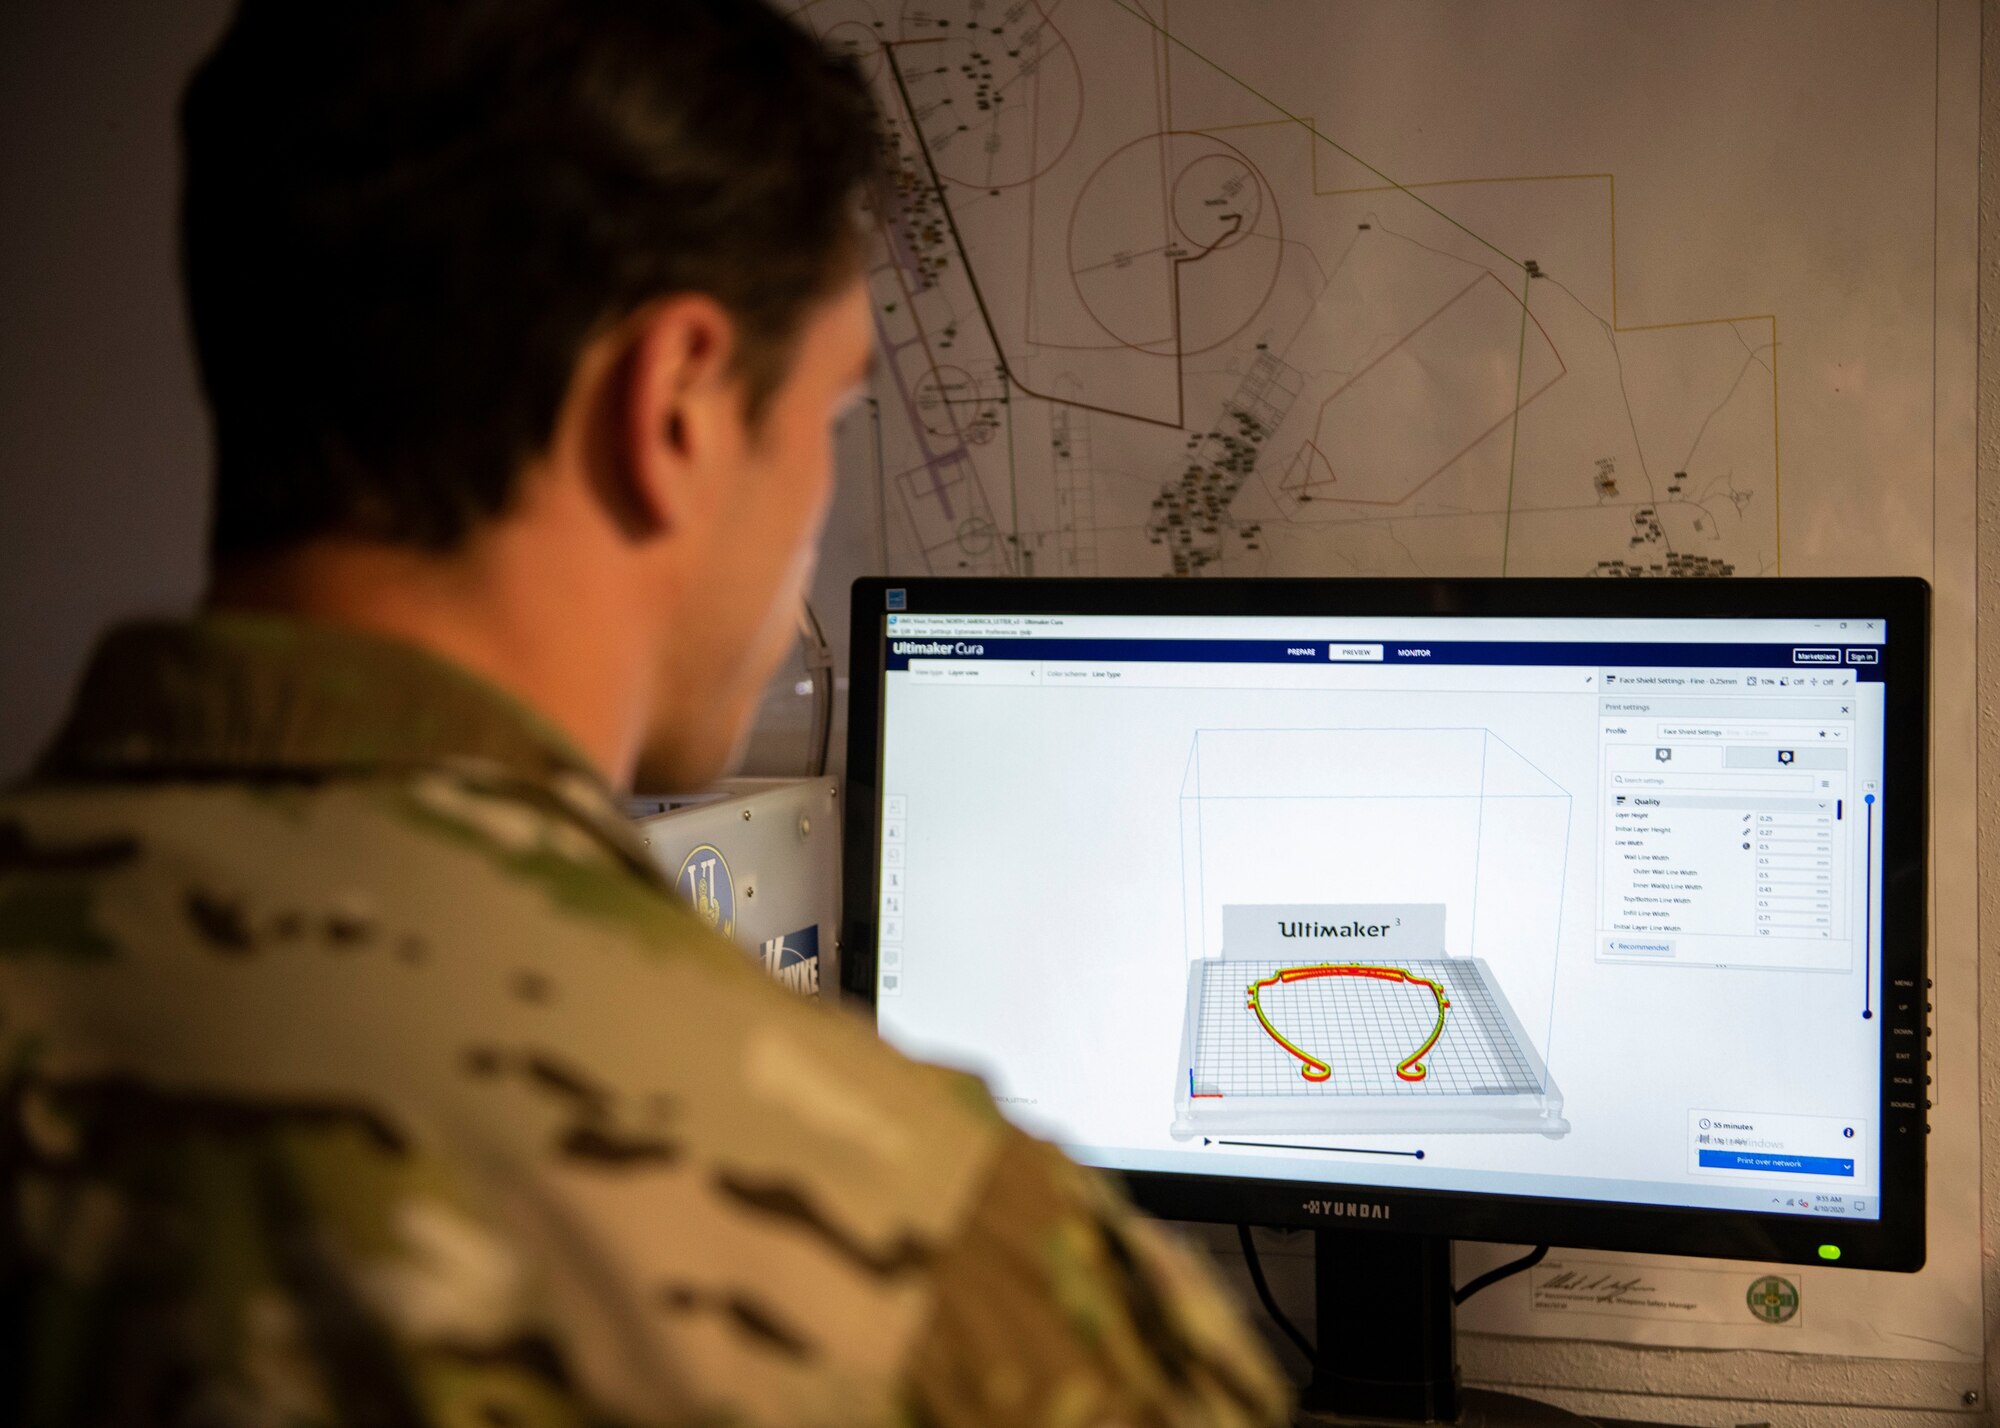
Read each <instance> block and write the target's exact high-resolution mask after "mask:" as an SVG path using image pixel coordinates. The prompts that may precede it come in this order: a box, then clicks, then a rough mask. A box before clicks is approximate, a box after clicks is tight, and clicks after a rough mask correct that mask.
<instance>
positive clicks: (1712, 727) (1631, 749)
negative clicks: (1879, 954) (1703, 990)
mask: <svg viewBox="0 0 2000 1428" xmlns="http://www.w3.org/2000/svg"><path fill="white" fill-rule="evenodd" d="M1604 680H1605V683H1604V686H1603V693H1602V695H1601V697H1600V699H1599V702H1598V716H1599V717H1598V766H1599V771H1600V774H1599V777H1600V785H1599V790H1598V793H1599V797H1598V813H1597V816H1598V819H1599V826H1598V829H1597V834H1598V837H1597V846H1598V850H1599V866H1598V899H1597V908H1598V912H1597V924H1598V925H1597V957H1598V959H1599V960H1600V961H1611V962H1650V963H1656V964H1657V963H1678V964H1682V965H1692V966H1711V967H1744V968H1750V967H1762V968H1773V969H1780V968H1782V969H1788V970H1796V971H1827V972H1834V971H1839V972H1844V971H1847V970H1849V969H1850V968H1852V967H1853V966H1854V965H1855V944H1856V928H1857V926H1858V925H1860V924H1861V923H1862V920H1863V912H1862V909H1861V908H1859V907H1858V906H1855V905H1854V904H1855V900H1856V896H1857V895H1858V893H1859V892H1860V890H1862V889H1863V888H1864V887H1865V883H1866V879H1865V877H1862V876H1857V869H1856V865H1855V855H1856V853H1857V851H1858V850H1859V840H1860V838H1861V836H1862V831H1863V829H1864V825H1866V824H1867V823H1868V822H1869V821H1870V816H1871V815H1872V812H1873V808H1872V804H1873V788H1872V784H1871V785H1870V786H1869V787H1868V788H1866V789H1862V788H1858V787H1857V781H1856V779H1855V770H1854V768H1853V762H1854V756H1855V731H1856V715H1855V711H1856V708H1857V692H1856V690H1855V688H1854V685H1853V675H1852V674H1851V673H1850V672H1845V671H1833V672H1830V673H1826V674H1820V673H1813V674H1807V675H1796V674H1792V673H1790V672H1785V671H1778V672H1773V673H1771V674H1768V675H1763V674H1759V673H1756V672H1746V671H1741V670H1715V671H1702V670H1675V671H1671V672H1649V671H1645V670H1606V671H1604ZM1864 800H1865V801H1864Z"/></svg>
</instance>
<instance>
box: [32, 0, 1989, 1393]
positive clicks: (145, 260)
mask: <svg viewBox="0 0 2000 1428" xmlns="http://www.w3.org/2000/svg"><path fill="white" fill-rule="evenodd" d="M228 9H229V6H228V4H227V3H226V0H173V3H170V4H162V3H160V2H159V0H11V3H8V4H5V5H0V195H4V204H5V209H4V212H5V218H4V220H0V778H7V777H11V776H12V775H14V774H15V773H18V772H19V771H20V770H22V769H23V768H25V767H26V765H27V763H28V762H29V760H30V759H31V758H32V757H33V754H34V751H35V749H36V748H37V747H38V746H39V745H40V743H41V742H42V740H43V739H45V738H46V737H47V734H48V732H49V730H50V728H51V727H52V726H53V724H54V722H55V721H56V719H57V718H58V717H59V715H60V713H61V709H62V706H63V701H64V699H65V697H66V694H67V690H68V686H69V683H70V681H71V680H72V679H73V678H74V675H75V673H76V670H77V668H78V667H79V664H80V662H81V660H82V658H83V655H84V653H85V651H86V649H87V648H88V644H89V640H90V637H91V635H92V633H93V631H95V630H96V629H97V628H98V627H99V626H100V625H102V624H103V623H104V622H105V621H106V620H108V619H111V618H114V617H117V616H121V615H126V614H131V613H134V612H141V611H158V610H172V609H176V608H184V607H185V606H186V605H187V604H188V603H189V602H190V601H191V600H192V599H193V597H194V595H195V593H196V591H197V589H198V584H199V578H200V561H199V553H200V547H201V536H202V528H203V521H204V519H205V466H206V431H205V424H204V420H203V417H202V415H201V411H200V407H199V404H198V402H197V400H196V396H195V390H194V382H193V376H192V369H191V366H190V364H189V361H188V359H187V355H186V351H185V342H184V329H183V324H182V318H181V310H180V301H179V296H178V291H177V287H176V284H175V279H174V267H173V241H172V212H173V194H174V188H175V182H176V180H175V147H174V135H173V122H172V121H173V107H174V103H175V100H176V97H177V95H178V92H179V89H180V86H181V84H182V82H183V81H184V78H185V76H186V74H187V71H188V69H189V67H190V66H191V64H192V63H193V61H194V59H195V58H196V57H197V56H198V55H199V54H200V53H201V51H202V50H203V49H204V47H205V46H206V44H207V43H208V41H209V39H210V38H211V36H212V35H213V34H214V33H215V31H216V30H217V28H218V27H219V25H220V24H221V21H222V18H223V17H224V15H225V14H226V13H227V11H228ZM1984 19H1985V40H1984V55H1983V59H1984V70H1985V73H1984V80H1983V85H1982V94H1983V95H1984V96H1985V102H1984V103H1983V105H1982V136H1981V169H1982V179H1981V192H1980V199H1981V268H1980V271H1981V276H1982V283H1981V287H1982V298H1981V313H1980V352H1981V359H1982V360H1981V373H1982V378H1981V384H1980V414H1979V415H1980V448H1979V451H1980V460H1979V509H1980V571H1981V575H1980V619H1979V632H1980V633H1979V647H1980V689H1981V707H1982V718H1981V727H1980V741H1979V793H1980V819H1979V838H1980V844H1981V849H1982V851H1983V850H1984V849H1986V848H1989V847H1991V848H2000V579H1996V572H2000V103H1996V96H2000V0H1984ZM823 614H824V615H826V616H829V617H831V618H834V619H839V618H843V617H844V612H842V611H838V610H830V611H826V612H823ZM1980 868H1981V873H1980V884H1981V886H1980V908H1981V954H1982V955H1981V966H1982V993H1983V998H1982V999H1983V1005H1984V1007H1985V1008H1986V1009H1987V1023H1988V1027H1989V1034H1988V1036H1987V1038H1986V1041H1987V1044H1986V1048H1985V1053H1984V1064H1983V1068H1982V1092H1981V1095H1982V1104H1983V1106H1984V1108H1985V1110H1984V1144H1985V1184H1984V1191H1985V1193H1984V1195H1983V1197H1982V1198H1983V1203H1984V1205H1985V1207H1986V1223H1985V1226H1984V1242H1985V1250H1984V1254H1985V1283H1986V1306H1987V1307H1986V1323H1987V1346H1988V1347H1987V1365H1986V1374H1987V1378H1986V1382H1985V1385H1984V1387H1983V1389H1978V1390H1977V1391H1978V1392H1980V1393H1981V1394H1982V1395H1983V1401H1981V1402H1978V1403H1973V1404H1964V1403H1959V1402H1955V1401H1951V1400H1950V1399H1948V1398H1946V1397H1945V1396H1943V1395H1944V1393H1945V1391H1946V1390H1947V1389H1948V1388H1955V1384H1953V1385H1947V1384H1946V1383H1945V1382H1944V1381H1943V1380H1942V1379H1941V1378H1940V1376H1939V1374H1938V1373H1937V1372H1936V1371H1935V1369H1933V1368H1929V1367H1928V1366H1921V1365H1899V1364H1891V1363H1886V1362H1868V1361H1827V1360H1821V1359H1806V1358H1797V1357H1791V1356H1783V1355H1760V1354H1710V1355H1700V1356H1696V1355H1690V1354H1685V1353H1679V1352H1672V1351H1647V1350H1634V1349H1619V1348H1615V1347H1605V1346H1594V1345H1584V1344H1539V1343H1527V1342H1521V1341H1508V1340H1486V1339H1476V1338H1469V1339H1468V1340H1467V1341H1466V1344H1465V1367H1466V1370H1467V1372H1468V1374H1469V1375H1470V1376H1471V1377H1473V1378H1474V1379H1483V1380H1505V1381H1508V1382H1511V1383H1515V1384H1522V1383H1526V1384H1534V1385H1540V1386H1541V1388H1540V1390H1539V1391H1542V1392H1545V1393H1546V1394H1547V1395H1548V1396H1549V1397H1552V1398H1558V1399H1561V1400H1562V1401H1564V1402H1567V1403H1570V1404H1572V1405H1573V1406H1576V1407H1579V1408H1585V1409H1590V1410H1594V1411H1600V1412H1604V1413H1607V1414H1616V1415H1619V1416H1624V1417H1644V1418H1653V1419H1659V1420H1663V1421H1672V1422H1681V1423H1701V1424H1740V1423H1755V1422H1769V1423H1771V1424H1774V1425H1786V1424H1799V1425H1804V1424H1812V1425H1829V1426H1830V1428H1838V1425H1847V1424H1853V1425H1863V1424H1867V1425H1899V1428H1901V1425H1907V1428H1918V1425H1931V1424H1946V1423H1951V1424H1968V1423H1978V1422H1991V1421H1996V1420H1995V1419H1994V1418H1993V1417H1992V1415H1991V1412H1990V1408H1989V1405H1992V1404H1994V1403H1995V1402H1996V1399H2000V1376H1997V1375H2000V1021H1996V1020H1995V1018H1996V1017H2000V861H1995V860H1991V859H1988V858H1985V857H1982V858H1981V860H1980ZM1286 1267H1287V1266H1283V1265H1281V1266H1280V1269H1281V1270H1283V1269H1285V1268H1286ZM1293 1267H1294V1268H1295V1267H1296V1266H1293ZM1288 1277H1295V1276H1288ZM1691 1367H1692V1368H1694V1369H1697V1370H1698V1373H1691V1371H1690V1370H1691ZM1697 1378H1698V1379H1699V1381H1701V1382H1702V1383H1703V1385H1704V1387H1703V1389H1702V1391H1701V1393H1700V1395H1699V1396H1695V1395H1694V1394H1692V1393H1691V1391H1690V1389H1689V1387H1688V1385H1689V1383H1690V1382H1691V1381H1694V1380H1695V1379H1697ZM1578 1384H1594V1385H1616V1386H1618V1387H1619V1388H1620V1389H1622V1390H1623V1391H1621V1392H1615V1393H1614V1392H1605V1391H1592V1392H1588V1393H1579V1392H1577V1391H1575V1388H1574V1386H1575V1385H1578ZM1971 1386H1972V1385H1970V1384H1968V1387H1971ZM1829 1400H1834V1401H1844V1402H1846V1403H1849V1404H1854V1405H1871V1404H1872V1405H1883V1404H1896V1403H1904V1404H1908V1403H1919V1402H1921V1403H1926V1404H1930V1405H1934V1407H1933V1408H1931V1409H1929V1410H1926V1411H1912V1410H1893V1409H1888V1408H1882V1407H1846V1408H1831V1407H1827V1406H1824V1405H1825V1404H1826V1403H1827V1402H1828V1401H1829Z"/></svg>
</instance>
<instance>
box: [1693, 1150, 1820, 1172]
mask: <svg viewBox="0 0 2000 1428" xmlns="http://www.w3.org/2000/svg"><path fill="white" fill-rule="evenodd" d="M1700 1163H1701V1168H1702V1169H1703V1170H1770V1171H1774V1172H1776V1173H1777V1174H1780V1175H1852V1174H1854V1162H1853V1161H1851V1160H1835V1159H1834V1158H1833V1157H1831V1156H1826V1155H1762V1154H1758V1153H1757V1152H1754V1151H1747V1150H1704V1151H1703V1152H1702V1153H1701V1162H1700Z"/></svg>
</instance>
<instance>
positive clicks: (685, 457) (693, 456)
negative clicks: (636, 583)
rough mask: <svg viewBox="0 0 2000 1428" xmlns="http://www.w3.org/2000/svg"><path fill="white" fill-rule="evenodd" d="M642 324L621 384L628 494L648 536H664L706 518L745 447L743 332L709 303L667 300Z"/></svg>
mask: <svg viewBox="0 0 2000 1428" xmlns="http://www.w3.org/2000/svg"><path fill="white" fill-rule="evenodd" d="M633 320H634V323H635V324H636V326H635V329H634V331H633V334H632V337H631V339H630V346H629V347H628V355H627V358H626V361H625V363H624V364H623V367H624V370H623V374H622V376H623V385H624V393H623V395H624V413H623V416H624V420H623V423H622V427H623V430H622V444H623V446H624V452H623V453H622V454H623V456H624V460H623V462H622V463H621V465H622V466H623V468H624V471H625V472H626V475H627V484H628V486H629V489H628V490H627V491H625V492H623V493H622V494H623V496H624V497H625V500H626V501H627V502H629V504H630V507H631V510H632V513H633V514H634V515H635V516H637V517H638V518H639V519H640V521H641V523H642V525H643V527H644V528H646V529H648V530H650V531H651V532H653V533H665V532H667V531H672V530H675V529H677V528H679V527H681V526H684V525H685V524H686V523H687V522H688V520H689V519H690V518H694V519H699V518H700V517H701V516H702V515H703V514H705V512H706V510H707V509H708V507H709V506H710V504H711V503H712V501H713V500H714V499H715V496H716V491H717V483H716V482H715V481H714V480H713V479H711V478H712V477H713V476H714V475H715V474H716V473H717V472H718V471H719V470H727V469H729V468H730V467H731V464H732V463H733V461H734V460H735V454H736V449H737V448H738V447H739V446H740V445H741V436H742V433H741V431H740V427H741V425H742V408H741V400H740V393H739V392H738V391H737V382H736V380H735V378H734V375H733V370H734V364H735V359H736V345H737V336H736V324H735V322H734V320H733V319H732V318H731V317H730V316H729V313H728V312H727V311H726V310H725V309H724V308H723V307H722V305H721V304H720V303H718V302H716V301H715V300H714V299H713V298H710V297H706V296H704V295H702V294H700V293H682V294H677V295H675V296H673V297H669V298H663V299H661V300H660V301H659V302H657V303H655V304H653V305H652V306H650V307H648V308H646V309H645V310H644V311H642V312H641V313H639V314H638V315H637V316H636V317H635V318H634V319H633ZM732 423H733V424H732Z"/></svg>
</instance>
